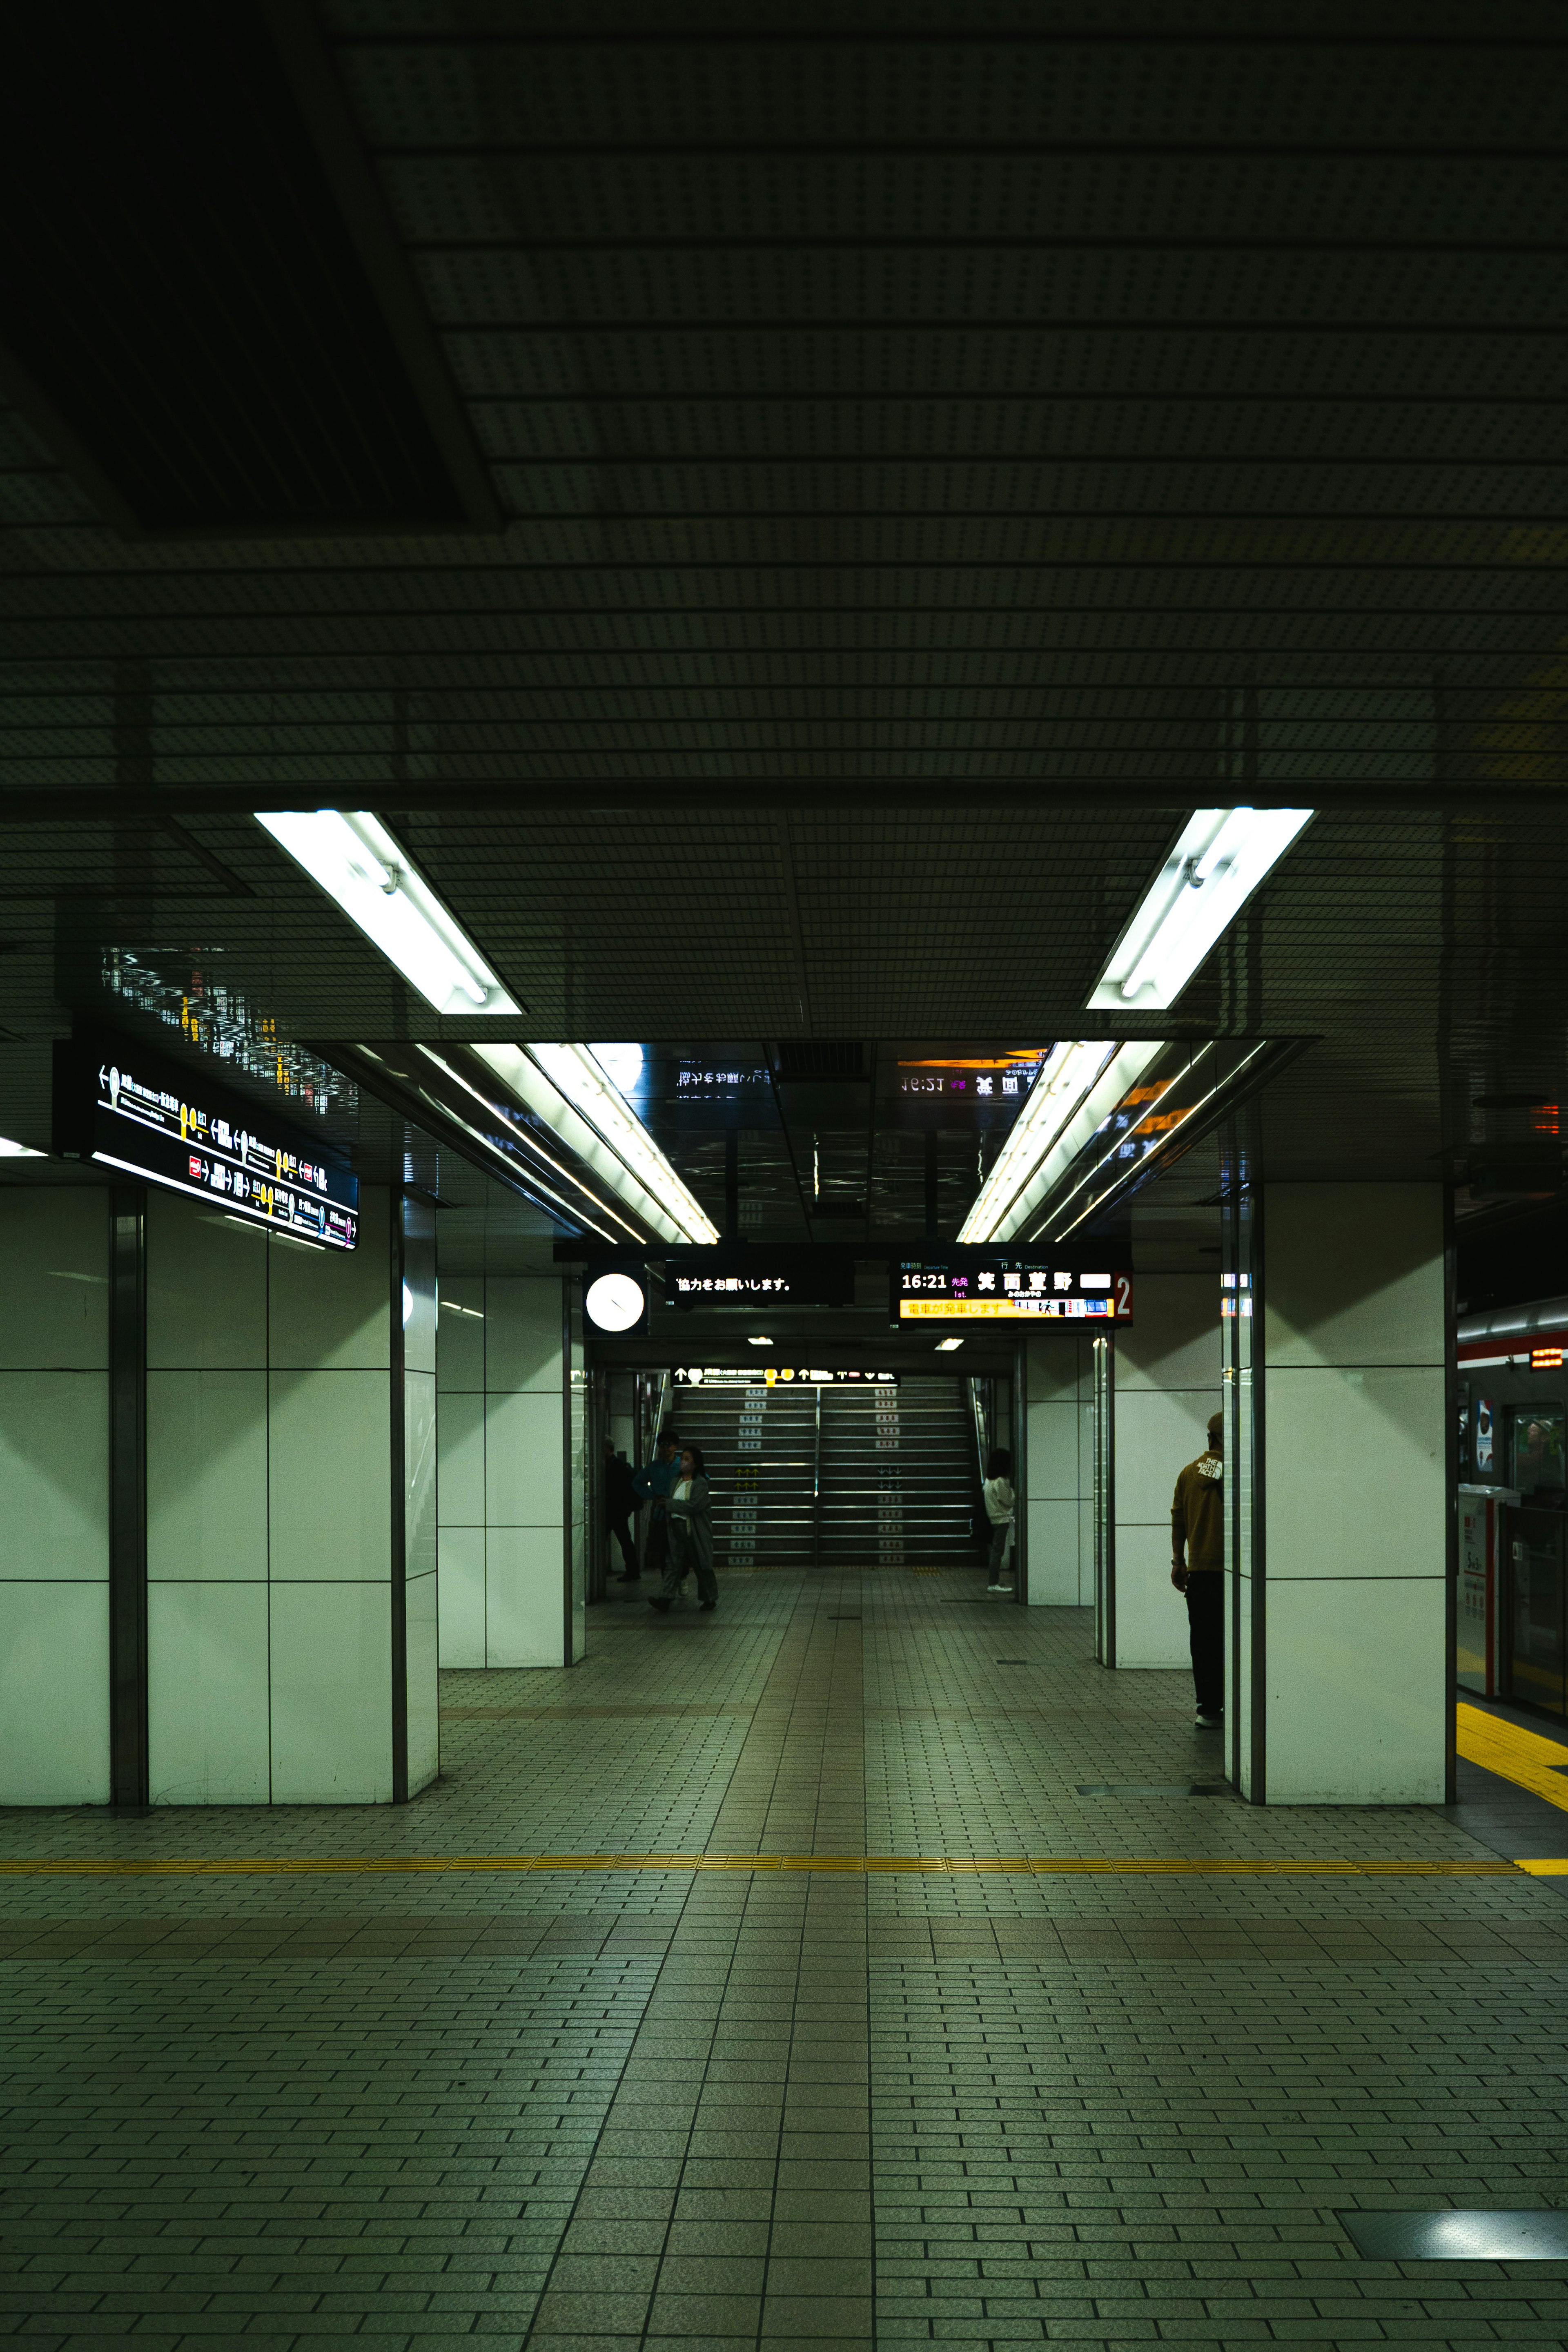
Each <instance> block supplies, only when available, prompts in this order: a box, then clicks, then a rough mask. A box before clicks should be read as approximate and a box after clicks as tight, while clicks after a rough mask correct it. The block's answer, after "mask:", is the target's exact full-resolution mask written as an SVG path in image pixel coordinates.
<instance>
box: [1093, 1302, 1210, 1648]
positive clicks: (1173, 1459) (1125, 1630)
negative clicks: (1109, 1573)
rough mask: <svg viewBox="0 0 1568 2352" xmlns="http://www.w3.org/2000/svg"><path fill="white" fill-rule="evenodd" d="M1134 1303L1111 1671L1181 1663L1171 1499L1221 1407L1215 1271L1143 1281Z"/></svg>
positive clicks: (1120, 1411)
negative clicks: (1210, 1418) (1178, 1478)
mask: <svg viewBox="0 0 1568 2352" xmlns="http://www.w3.org/2000/svg"><path fill="white" fill-rule="evenodd" d="M1133 1297H1134V1317H1133V1320H1132V1322H1131V1324H1130V1325H1128V1326H1127V1327H1126V1328H1124V1329H1122V1330H1119V1331H1118V1332H1117V1333H1116V1340H1115V1345H1116V1499H1115V1515H1116V1541H1115V1549H1114V1570H1113V1573H1114V1577H1115V1584H1116V1601H1115V1612H1114V1622H1115V1654H1114V1656H1113V1657H1112V1658H1109V1659H1107V1661H1106V1664H1110V1665H1116V1666H1185V1665H1186V1664H1188V1663H1189V1653H1188V1648H1187V1624H1186V1602H1185V1601H1183V1599H1182V1597H1181V1594H1180V1593H1179V1592H1178V1591H1176V1587H1175V1586H1174V1585H1173V1584H1172V1582H1171V1496H1172V1494H1173V1493H1174V1491H1175V1488H1176V1474H1177V1472H1178V1471H1179V1470H1181V1469H1182V1467H1183V1466H1184V1465H1185V1464H1186V1463H1188V1462H1192V1461H1195V1460H1196V1459H1197V1456H1198V1454H1201V1453H1202V1452H1203V1450H1204V1447H1205V1446H1206V1445H1207V1443H1208V1428H1207V1423H1208V1416H1209V1414H1210V1413H1211V1412H1218V1407H1219V1394H1220V1389H1219V1286H1218V1276H1217V1275H1214V1274H1140V1275H1139V1276H1138V1277H1137V1282H1136V1286H1135V1288H1134V1295H1133Z"/></svg>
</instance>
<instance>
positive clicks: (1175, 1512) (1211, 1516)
mask: <svg viewBox="0 0 1568 2352" xmlns="http://www.w3.org/2000/svg"><path fill="white" fill-rule="evenodd" d="M1224 1437H1225V1417H1224V1415H1223V1414H1222V1413H1218V1412H1215V1413H1210V1415H1209V1417H1208V1450H1207V1453H1204V1454H1199V1455H1198V1457H1197V1461H1196V1462H1189V1463H1188V1464H1187V1465H1186V1469H1185V1470H1184V1471H1183V1472H1182V1474H1181V1476H1180V1477H1179V1478H1178V1479H1177V1480H1176V1496H1175V1499H1174V1501H1173V1502H1172V1504H1171V1582H1172V1583H1173V1584H1174V1585H1175V1586H1176V1591H1178V1592H1185V1593H1186V1622H1187V1635H1188V1639H1189V1641H1190V1643H1191V1645H1192V1679H1193V1683H1194V1685H1195V1686H1196V1689H1197V1723H1198V1726H1199V1727H1200V1728H1201V1729H1202V1730H1205V1731H1218V1729H1219V1728H1220V1727H1221V1726H1222V1725H1223V1723H1224V1721H1225V1489H1224V1486H1223V1484H1222V1478H1223V1473H1224V1468H1225V1465H1224V1462H1223V1459H1222V1454H1223V1450H1224Z"/></svg>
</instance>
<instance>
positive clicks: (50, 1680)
mask: <svg viewBox="0 0 1568 2352" xmlns="http://www.w3.org/2000/svg"><path fill="white" fill-rule="evenodd" d="M0 1526H3V1527H4V1529H5V1538H4V1543H3V1545H0V1805H102V1804H107V1803H108V1802H109V1797H110V1737H109V1729H110V1726H109V1528H110V1513H109V1194H108V1193H107V1192H103V1191H99V1190H97V1189H91V1190H89V1188H87V1187H85V1186H84V1187H81V1188H80V1189H78V1188H75V1187H68V1186H60V1187H52V1186H44V1185H37V1186H33V1185H27V1186H11V1185H7V1186H5V1187H3V1188H0Z"/></svg>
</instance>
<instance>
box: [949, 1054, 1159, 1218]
mask: <svg viewBox="0 0 1568 2352" xmlns="http://www.w3.org/2000/svg"><path fill="white" fill-rule="evenodd" d="M1161 1050H1162V1048H1161V1045H1160V1043H1159V1042H1157V1041H1151V1040H1148V1039H1141V1038H1129V1039H1127V1040H1126V1041H1124V1043H1122V1044H1120V1045H1118V1044H1117V1042H1116V1040H1115V1039H1114V1038H1105V1037H1078V1038H1073V1039H1071V1040H1070V1041H1068V1042H1066V1043H1064V1044H1062V1045H1057V1046H1054V1047H1053V1048H1052V1050H1051V1053H1050V1055H1048V1056H1047V1058H1046V1060H1045V1061H1044V1062H1043V1063H1042V1064H1041V1066H1040V1075H1039V1076H1038V1077H1037V1078H1036V1079H1035V1082H1034V1084H1033V1086H1032V1087H1030V1094H1029V1100H1028V1102H1027V1103H1026V1104H1025V1105H1024V1108H1023V1109H1022V1111H1021V1112H1020V1113H1019V1117H1018V1118H1017V1119H1015V1121H1014V1122H1013V1128H1012V1132H1011V1134H1010V1135H1009V1137H1008V1139H1007V1143H1006V1145H1005V1147H1004V1148H1003V1150H1002V1154H1001V1157H1000V1158H999V1159H998V1161H997V1164H996V1166H995V1167H994V1168H993V1169H992V1171H991V1172H990V1174H989V1175H988V1177H987V1179H986V1181H985V1183H984V1184H983V1185H982V1186H981V1188H980V1191H979V1193H978V1195H977V1198H976V1201H975V1203H974V1206H973V1207H972V1208H971V1209H970V1211H969V1213H968V1215H967V1217H966V1219H965V1220H964V1223H963V1225H962V1226H961V1228H960V1229H959V1234H958V1239H959V1240H960V1241H961V1242H991V1241H1006V1240H1008V1239H1009V1238H1010V1236H1011V1235H1012V1234H1015V1233H1017V1231H1018V1230H1019V1226H1020V1225H1021V1224H1022V1223H1023V1222H1024V1220H1025V1219H1026V1218H1027V1217H1028V1216H1029V1214H1030V1211H1031V1210H1032V1209H1033V1208H1034V1207H1035V1205H1036V1204H1037V1202H1039V1201H1040V1198H1041V1197H1042V1195H1043V1193H1044V1191H1045V1188H1046V1186H1047V1185H1048V1184H1049V1183H1050V1182H1051V1181H1053V1180H1054V1177H1055V1175H1056V1173H1057V1172H1058V1171H1059V1169H1060V1167H1061V1166H1062V1165H1065V1161H1066V1159H1067V1158H1070V1157H1071V1154H1072V1153H1074V1152H1077V1151H1080V1150H1082V1147H1083V1145H1084V1143H1085V1142H1087V1140H1088V1139H1089V1137H1090V1136H1091V1135H1092V1134H1093V1132H1094V1130H1095V1129H1096V1128H1097V1127H1098V1126H1100V1125H1101V1124H1102V1122H1103V1120H1104V1119H1106V1118H1109V1117H1110V1116H1111V1113H1112V1112H1113V1110H1114V1109H1115V1108H1116V1106H1117V1104H1118V1103H1119V1102H1120V1101H1121V1100H1122V1098H1123V1097H1124V1095H1126V1094H1127V1093H1128V1092H1129V1091H1130V1089H1131V1088H1132V1087H1135V1086H1136V1085H1137V1083H1138V1080H1139V1079H1140V1078H1141V1077H1142V1076H1143V1074H1144V1072H1145V1070H1146V1069H1147V1068H1148V1066H1149V1064H1150V1063H1151V1062H1152V1061H1153V1060H1154V1058H1155V1055H1156V1054H1158V1053H1159V1052H1160V1051H1161Z"/></svg>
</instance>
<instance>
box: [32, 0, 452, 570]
mask: <svg viewBox="0 0 1568 2352" xmlns="http://www.w3.org/2000/svg"><path fill="white" fill-rule="evenodd" d="M274 13H275V14H276V15H277V17H278V19H279V22H280V25H285V26H286V25H287V22H288V19H289V18H290V16H292V14H293V11H292V10H291V9H288V8H280V9H278V10H277V11H275V12H274ZM0 93H3V95H0V282H3V283H4V287H5V294H4V298H3V303H0V337H3V341H4V342H5V347H6V350H7V352H8V354H9V357H10V359H11V361H12V362H13V363H14V364H15V365H16V367H17V368H19V369H20V370H21V371H22V372H23V373H24V379H25V382H26V385H27V386H28V387H29V388H30V390H31V393H32V394H34V396H35V400H41V402H42V404H47V405H46V407H44V408H39V409H37V417H38V421H40V422H41V423H42V424H43V428H44V430H45V432H46V434H47V433H48V432H49V429H50V418H51V416H52V419H53V420H57V425H58V426H59V427H62V428H63V431H62V432H60V434H59V436H58V437H59V440H60V443H61V446H60V448H59V450H58V452H57V454H59V455H61V456H62V457H65V459H66V461H67V463H68V465H69V464H73V462H74V465H75V467H76V470H77V471H78V474H79V475H80V477H81V478H82V487H83V488H85V489H86V490H87V492H88V494H89V498H90V497H94V496H95V494H96V499H97V502H98V503H99V505H100V507H101V508H102V509H104V510H105V511H106V512H107V514H108V516H109V519H110V520H116V521H123V522H129V523H130V524H131V525H132V526H134V527H137V528H140V529H142V530H151V531H162V532H186V531H209V532H219V531H229V532H232V531H262V530H267V531H273V532H276V531H278V530H283V531H290V530H373V529H377V528H385V527H392V526H398V527H402V528H404V529H407V528H415V527H419V526H433V527H442V526H445V527H453V526H457V525H462V524H465V522H467V521H468V520H470V517H469V515H468V512H467V509H466V508H465V501H464V498H463V495H462V492H461V489H460V488H459V484H458V482H457V481H456V480H455V478H454V472H453V469H452V467H451V466H450V465H449V463H448V461H447V457H446V456H445V455H444V453H443V451H442V449H441V448H440V447H439V446H437V439H436V436H435V433H434V430H433V428H432V425H431V422H430V420H429V418H428V417H427V416H426V415H425V414H424V413H423V410H422V407H421V404H420V401H419V398H418V397H417V396H416V393H415V389H414V386H413V383H411V381H410V378H409V375H408V373H407V370H406V368H405V365H404V360H403V354H402V352H400V350H399V348H398V344H397V342H396V341H395V340H394V337H393V334H392V331H391V329H390V327H389V324H388V320H387V318H386V316H385V314H384V310H383V307H382V302H381V301H380V300H379V299H378V294H377V290H376V289H375V288H374V287H373V286H372V283H371V277H370V275H369V273H368V271H367V269H366V267H365V262H364V257H363V256H362V255H361V252H360V251H359V250H358V249H357V248H356V245H355V242H354V239H353V236H351V234H350V227H349V226H348V224H347V222H346V221H345V219H344V217H343V215H342V213H341V211H340V205H339V202H338V199H337V194H336V193H335V191H334V189H333V186H332V184H331V182H330V180H329V173H328V171H327V169H326V168H325V166H324V164H323V161H322V159H321V156H320V155H319V152H318V151H317V147H316V144H315V143H314V142H313V140H312V137H311V134H310V131H309V129H308V126H307V121H306V119H305V115H304V114H303V112H302V110H301V108H300V105H299V103H298V99H297V95H296V92H295V89H293V88H292V87H291V86H290V82H289V79H288V77H287V73H286V70H285V66H284V63H283V59H282V58H281V57H280V55H279V51H278V47H277V44H276V43H275V41H274V39H273V37H272V35H271V33H270V32H269V30H268V26H267V21H266V19H265V17H264V15H263V12H262V10H261V9H260V8H259V7H258V6H256V5H254V4H253V0H224V5H222V6H219V7H213V6H209V5H204V0H183V5H181V0H154V5H148V6H144V7H125V6H120V5H114V0H98V5H91V0H89V5H87V6H86V7H74V8H60V9H52V10H51V9H44V8H27V9H19V10H13V11H12V12H10V14H9V16H8V17H7V20H6V27H5V36H4V44H3V55H0ZM327 103H328V105H329V104H330V100H328V101H327ZM23 396H24V398H25V399H26V396H27V395H26V393H24V395H23ZM30 404H32V403H30Z"/></svg>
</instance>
